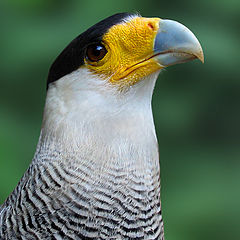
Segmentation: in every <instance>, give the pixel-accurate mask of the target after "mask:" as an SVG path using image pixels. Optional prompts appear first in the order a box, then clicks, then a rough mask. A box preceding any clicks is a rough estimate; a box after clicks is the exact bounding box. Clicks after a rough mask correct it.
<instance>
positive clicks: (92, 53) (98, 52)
mask: <svg viewBox="0 0 240 240" xmlns="http://www.w3.org/2000/svg"><path fill="white" fill-rule="evenodd" d="M106 53H107V49H106V48H105V47H104V46H103V44H101V43H94V44H91V45H89V46H88V48H87V52H86V58H87V60H89V61H91V62H98V61H100V60H101V59H103V58H104V56H105V55H106Z"/></svg>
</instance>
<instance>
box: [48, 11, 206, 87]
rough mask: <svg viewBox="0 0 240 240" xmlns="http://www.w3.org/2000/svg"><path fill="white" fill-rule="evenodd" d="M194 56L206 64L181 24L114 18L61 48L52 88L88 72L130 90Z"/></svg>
mask: <svg viewBox="0 0 240 240" xmlns="http://www.w3.org/2000/svg"><path fill="white" fill-rule="evenodd" d="M195 58H198V59H200V60H201V61H202V62H203V51H202V48H201V45H200V43H199V42H198V40H197V38H196V37H195V36H194V34H193V33H192V32H191V31H190V30H188V29H187V28H186V27H185V26H183V25H182V24H180V23H178V22H175V21H172V20H163V19H160V18H144V17H141V16H139V15H134V14H128V13H122V14H116V15H113V16H111V17H109V18H106V19H104V20H103V21H101V22H99V23H97V24H96V25H94V26H93V27H91V28H89V29H88V30H87V31H85V32H84V33H82V34H81V35H79V36H78V37H77V38H76V39H74V40H73V41H72V42H71V43H70V44H69V45H68V46H67V47H66V48H65V49H64V50H63V52H62V53H61V54H60V55H59V56H58V58H57V59H56V61H55V62H54V63H53V65H52V67H51V69H50V71H49V76H48V85H49V84H51V83H52V82H55V81H57V80H59V79H61V78H62V77H64V76H66V75H68V74H71V73H72V72H74V71H76V70H79V69H86V70H88V71H89V74H92V75H95V76H97V77H98V78H99V80H100V81H101V80H107V82H109V83H111V84H112V85H114V86H118V87H120V88H119V89H122V88H124V89H126V87H129V86H132V85H134V84H136V83H137V82H139V81H140V80H142V79H144V78H145V77H147V76H149V75H151V74H152V73H154V72H157V71H159V70H161V69H162V68H165V67H167V66H169V65H173V64H177V63H183V62H186V61H189V60H193V59H195ZM79 80H81V81H87V79H79Z"/></svg>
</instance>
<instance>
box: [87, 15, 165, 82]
mask: <svg viewBox="0 0 240 240" xmlns="http://www.w3.org/2000/svg"><path fill="white" fill-rule="evenodd" d="M159 21H160V19H159V18H142V17H135V18H133V19H129V20H128V21H126V22H122V23H120V24H117V25H114V26H112V27H111V28H110V29H109V31H108V32H107V33H106V34H105V35H104V36H103V39H102V43H103V45H104V46H105V48H106V49H107V51H108V52H107V54H106V55H105V56H104V58H103V59H101V60H100V61H98V62H90V61H89V60H85V63H86V66H87V68H89V69H90V71H92V72H93V73H96V74H98V75H100V76H101V77H102V78H104V79H108V80H109V82H111V83H113V84H120V85H125V86H126V85H127V86H131V85H133V84H135V83H136V82H138V81H139V80H141V79H142V78H144V77H146V76H148V75H149V74H151V73H153V72H156V71H157V70H159V69H161V68H163V66H161V65H160V64H159V63H158V62H157V61H156V60H154V58H153V55H154V49H153V48H154V40H155V37H156V34H157V31H158V28H159Z"/></svg>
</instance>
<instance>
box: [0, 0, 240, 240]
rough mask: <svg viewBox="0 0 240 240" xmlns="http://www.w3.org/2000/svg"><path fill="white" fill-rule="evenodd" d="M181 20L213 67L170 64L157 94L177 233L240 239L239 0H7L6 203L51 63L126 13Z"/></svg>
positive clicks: (1, 68)
mask: <svg viewBox="0 0 240 240" xmlns="http://www.w3.org/2000/svg"><path fill="white" fill-rule="evenodd" d="M124 11H130V12H139V13H141V14H142V15H143V16H159V17H161V18H170V19H173V20H178V21H180V22H182V23H184V24H185V25H186V26H187V27H189V28H190V29H191V30H192V31H193V32H194V33H195V34H196V36H197V37H198V39H199V40H200V42H201V44H202V46H203V49H204V52H205V60H206V62H205V64H204V65H202V64H201V63H200V62H198V61H193V62H190V63H186V64H183V65H176V66H172V67H170V68H168V69H167V70H165V71H163V72H162V73H161V75H160V77H159V80H158V82H157V86H156V89H155V93H154V97H153V111H154V116H155V124H156V128H157V134H158V139H159V144H160V161H161V180H162V192H161V193H162V208H163V215H164V221H165V233H166V239H167V240H193V239H194V240H200V239H201V240H202V239H205V240H207V239H209V240H210V239H211V240H215V239H218V240H220V239H224V240H226V239H231V240H235V239H236V240H239V239H240V124H239V123H240V109H239V106H240V77H239V76H240V69H239V68H240V67H239V59H240V58H239V55H240V1H239V0H212V1H210V0H201V1H193V0H192V1H191V0H181V1H180V0H179V1H177V0H175V1H170V0H162V1H160V0H158V1H154V0H144V1H143V0H132V1H129V0H117V1H106V0H99V1H87V0H85V1H77V0H68V1H66V0H21V1H19V0H1V2H0V17H1V21H0V27H1V28H0V29H1V35H0V73H1V80H0V91H1V92H0V203H3V201H4V200H5V198H6V197H7V196H8V195H9V194H10V192H11V191H12V190H13V189H14V187H15V186H16V184H17V182H18V181H19V179H20V177H21V176H22V174H23V173H24V171H25V170H26V168H27V167H28V165H29V163H30V161H31V158H32V157H33V154H34V151H35V146H36V144H37V141H38V136H39V132H40V127H41V118H42V112H43V107H44V99H45V95H46V91H45V90H46V78H47V73H48V69H49V67H50V64H51V63H52V62H53V60H54V59H55V57H56V56H57V55H58V54H59V53H60V51H61V50H62V49H63V48H64V47H65V46H66V45H67V44H68V43H69V42H70V41H71V40H72V39H73V38H74V37H76V36H77V35H78V34H79V33H81V32H82V31H84V30H85V29H87V28H88V27H90V26H91V25H93V24H95V23H96V22H98V21H99V20H101V19H103V18H105V17H107V16H109V15H112V14H114V13H117V12H124Z"/></svg>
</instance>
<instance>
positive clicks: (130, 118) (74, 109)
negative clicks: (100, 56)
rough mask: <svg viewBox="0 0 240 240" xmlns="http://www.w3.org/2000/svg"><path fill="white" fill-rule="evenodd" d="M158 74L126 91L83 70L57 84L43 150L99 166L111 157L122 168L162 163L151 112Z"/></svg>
mask: <svg viewBox="0 0 240 240" xmlns="http://www.w3.org/2000/svg"><path fill="white" fill-rule="evenodd" d="M158 74H159V72H158V73H155V74H153V75H151V76H149V77H148V78H146V79H143V80H142V81H140V82H138V83H136V84H135V85H134V86H131V87H129V89H128V90H126V91H124V92H119V90H118V89H117V88H116V87H114V86H112V84H110V83H107V82H106V81H104V80H101V79H99V78H98V77H97V76H95V75H93V74H92V73H90V72H89V71H88V70H87V69H85V68H80V69H78V70H77V71H75V72H73V73H71V74H69V75H67V76H65V77H63V78H61V79H60V80H58V81H56V82H55V83H54V84H52V85H51V86H50V87H49V89H48V93H47V99H46V106H45V111H44V119H43V126H42V133H41V138H40V142H39V147H40V146H41V145H42V144H46V142H47V144H48V145H49V144H51V146H52V148H53V149H55V148H61V149H60V151H63V152H75V153H76V152H78V153H79V155H81V156H79V157H80V158H86V156H91V158H95V159H93V161H94V163H95V164H98V163H99V164H100V165H102V164H104V165H105V164H106V162H105V158H106V156H107V155H111V156H108V158H111V159H114V161H115V162H116V161H117V162H118V164H120V165H122V164H123V165H125V164H128V163H129V162H128V163H126V158H128V161H134V162H135V163H134V165H135V164H136V165H138V164H139V161H141V164H140V165H145V164H143V162H145V161H149V158H150V159H155V160H154V162H155V164H158V153H157V140H156V134H155V128H154V123H153V117H152V109H151V99H152V93H153V89H154V85H155V81H156V79H157V76H158ZM80 79H81V80H80ZM131 154H132V155H134V157H133V156H132V155H131ZM113 155H115V156H122V157H120V158H119V159H118V158H115V157H113ZM136 155H138V156H136ZM141 155H142V156H141ZM123 159H124V160H123ZM144 159H145V160H144ZM87 161H90V159H88V160H87Z"/></svg>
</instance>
